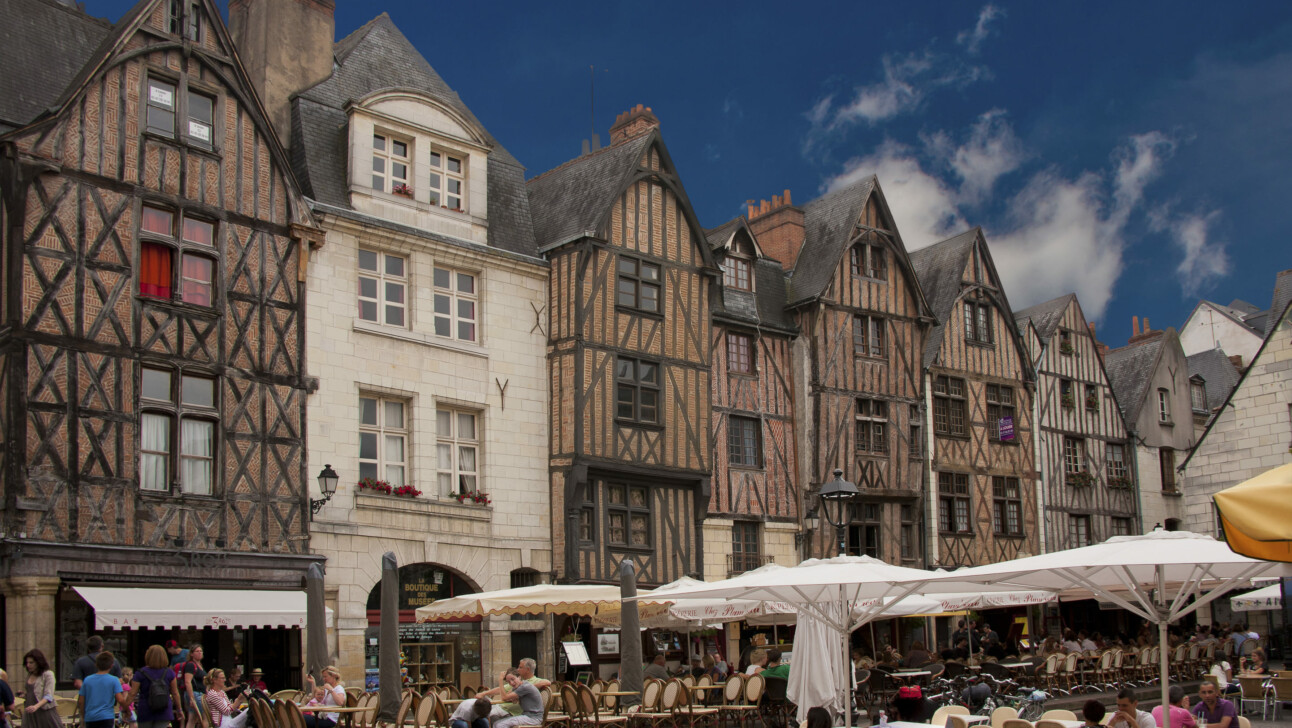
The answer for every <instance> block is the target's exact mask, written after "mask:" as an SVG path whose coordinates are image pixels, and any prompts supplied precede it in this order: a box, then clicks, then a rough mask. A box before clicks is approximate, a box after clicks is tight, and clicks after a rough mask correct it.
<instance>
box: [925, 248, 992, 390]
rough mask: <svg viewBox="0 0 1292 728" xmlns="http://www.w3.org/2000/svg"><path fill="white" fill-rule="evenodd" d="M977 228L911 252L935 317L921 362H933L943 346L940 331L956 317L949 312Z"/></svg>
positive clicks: (951, 309)
mask: <svg viewBox="0 0 1292 728" xmlns="http://www.w3.org/2000/svg"><path fill="white" fill-rule="evenodd" d="M979 230H980V228H972V229H970V230H967V231H965V232H963V233H960V234H959V235H956V236H955V237H952V238H948V239H946V240H943V241H942V242H940V243H934V244H933V245H930V246H929V247H927V248H921V249H919V250H917V251H915V252H914V253H911V265H913V266H915V275H916V277H917V278H919V279H920V286H921V287H922V288H923V289H924V295H925V297H926V298H928V301H929V306H930V307H931V308H932V309H933V315H934V316H935V317H937V320H938V323H937V325H935V326H934V327H933V330H932V331H930V332H929V338H928V339H927V340H926V341H925V343H924V366H928V365H930V364H932V363H933V360H934V359H936V358H937V355H938V351H939V350H940V349H941V348H942V332H943V330H944V328H945V327H946V325H947V324H948V322H954V321H955V319H954V318H952V316H951V314H952V313H953V310H954V308H955V305H956V299H957V298H959V297H960V282H961V279H962V278H963V276H964V270H965V266H967V265H968V264H969V256H970V255H971V254H972V252H973V245H974V241H975V240H976V239H977V238H978V233H979Z"/></svg>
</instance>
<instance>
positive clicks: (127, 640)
mask: <svg viewBox="0 0 1292 728" xmlns="http://www.w3.org/2000/svg"><path fill="white" fill-rule="evenodd" d="M3 9H4V14H5V17H6V18H9V19H11V20H14V21H15V22H14V24H13V25H10V26H9V32H7V33H6V38H5V43H3V44H0V75H3V76H4V77H5V78H6V82H5V83H6V86H5V88H6V91H5V93H4V94H0V96H3V102H2V103H3V111H0V113H2V114H3V117H4V118H3V125H4V126H3V134H2V136H0V193H2V194H3V205H4V206H3V213H2V214H0V220H2V221H3V224H2V225H0V235H2V241H3V250H4V255H3V259H2V260H3V262H2V263H0V271H2V272H0V279H2V280H3V287H4V297H3V309H2V315H3V328H0V393H2V395H0V424H2V427H3V437H4V443H5V447H4V449H3V455H2V457H3V461H2V463H0V509H2V510H0V528H2V529H3V533H4V535H5V540H4V542H3V545H0V584H2V585H3V589H4V595H5V596H4V629H3V630H0V634H2V635H3V637H2V638H3V639H4V640H5V645H4V651H5V655H6V664H7V665H8V666H9V669H10V670H13V669H14V668H15V667H19V668H20V666H21V662H22V661H21V655H22V654H23V653H24V652H25V651H26V650H28V649H31V648H33V647H35V648H40V649H41V650H43V651H44V652H45V654H46V655H48V656H50V658H51V663H52V664H53V665H54V670H55V672H56V673H57V674H58V675H59V677H60V679H65V678H67V677H68V676H69V675H70V672H71V665H72V661H73V660H75V659H76V658H77V657H79V656H80V655H81V654H83V653H84V639H85V637H86V635H87V633H88V632H90V631H91V630H94V631H98V632H100V633H102V634H104V636H105V637H107V638H108V645H109V648H110V649H111V650H112V651H113V652H115V653H118V654H119V655H120V661H121V662H122V664H127V663H130V664H139V662H140V661H141V660H142V657H143V652H144V650H145V649H146V648H147V647H148V645H151V644H155V643H159V642H161V641H162V640H164V639H171V638H175V637H180V638H192V639H194V640H198V639H200V640H203V641H205V642H206V647H207V654H208V657H210V658H216V659H217V660H218V661H219V662H220V663H221V664H225V663H232V662H233V661H234V659H235V655H236V654H238V653H240V651H241V650H248V649H252V648H253V646H254V647H255V648H257V651H258V652H259V654H263V655H265V656H266V660H267V661H268V660H271V659H272V658H271V657H270V656H271V655H274V654H277V655H280V656H281V660H280V661H278V662H277V664H274V663H273V662H270V663H269V664H266V665H265V668H266V669H270V670H276V671H279V670H281V671H286V670H288V669H289V668H292V667H296V666H298V665H299V662H298V660H299V657H298V656H299V654H300V650H299V630H296V631H293V630H288V629H247V628H251V627H263V626H266V622H265V621H259V619H260V618H257V617H253V616H251V615H249V614H246V613H243V612H242V611H241V609H242V608H243V607H246V608H249V609H250V610H252V611H254V610H256V609H258V608H260V607H263V606H265V605H264V603H263V602H264V600H272V599H273V598H274V597H273V595H272V591H273V590H300V589H301V587H302V583H303V577H304V574H305V570H306V568H307V566H308V564H309V563H310V562H311V561H313V560H314V557H312V556H310V555H309V553H308V538H309V527H308V518H309V511H308V509H309V493H308V491H307V488H306V483H307V482H308V481H307V475H306V472H305V465H304V463H305V458H304V438H305V424H306V418H305V398H306V389H307V381H306V376H305V370H304V342H305V317H304V304H305V289H304V285H303V279H302V277H301V271H302V270H303V269H304V265H305V256H306V254H307V245H306V241H309V240H315V239H317V238H318V237H319V236H320V234H319V231H317V230H316V229H315V228H314V227H313V222H312V216H311V213H310V211H309V209H308V208H307V207H306V205H305V204H304V202H303V199H302V197H301V195H300V193H299V191H298V190H297V188H296V185H295V182H294V181H293V177H292V174H291V171H290V167H289V164H288V158H287V154H286V153H285V152H284V150H283V149H282V148H281V146H280V145H279V142H278V140H277V138H276V137H275V135H274V133H273V130H272V128H271V127H270V125H269V123H268V122H267V119H266V117H265V114H264V112H263V110H262V107H261V104H260V102H259V101H258V100H257V98H256V95H255V93H254V90H253V88H252V85H251V84H250V82H249V79H248V78H247V77H246V76H245V74H244V73H243V71H242V67H241V65H240V64H239V62H238V60H237V57H236V54H235V53H234V48H233V45H232V43H231V42H230V38H229V35H228V33H227V31H226V29H225V27H224V25H223V23H222V22H221V19H220V12H219V10H218V8H217V7H216V5H215V3H213V2H209V1H208V0H194V1H193V2H183V3H179V2H163V1H162V0H144V1H143V2H140V3H139V4H138V5H136V6H135V7H134V8H133V9H132V10H131V11H130V12H129V13H128V14H126V16H125V17H123V18H121V19H120V20H119V21H118V22H117V23H116V24H115V25H110V24H109V23H107V22H105V21H100V20H95V19H92V18H89V17H87V16H85V15H84V13H83V12H82V11H81V10H79V9H77V8H76V7H75V6H74V5H72V4H66V3H55V2H45V1H44V0H6V2H5V3H4V4H3ZM19 18H20V19H21V23H18V22H17V19H19ZM19 28H21V31H19V30H18V29H19ZM211 586H218V587H220V588H222V589H238V588H241V589H245V590H247V591H244V592H242V593H241V597H240V598H234V599H233V602H232V605H233V606H232V608H230V609H229V611H222V612H221V613H213V610H215V609H216V608H215V607H213V606H211V604H212V602H213V601H216V600H211V599H203V598H200V597H198V596H192V593H191V592H183V594H188V595H189V596H187V597H182V596H179V594H178V593H176V592H174V591H171V590H173V589H175V588H176V587H182V588H184V589H191V588H194V587H211ZM147 587H153V588H160V589H154V590H151V591H137V590H139V589H143V588H147ZM224 594H225V595H226V596H227V595H228V594H229V593H228V592H225V593H224ZM298 596H300V604H301V607H302V610H303V603H304V599H303V595H298ZM176 598H180V599H183V600H184V601H183V604H182V606H177V605H176V604H174V603H173V602H174V600H175V599H176ZM120 601H124V603H126V604H128V605H130V606H129V608H128V609H126V610H125V611H124V612H122V611H121V610H119V609H110V608H109V607H110V606H111V603H112V602H120ZM289 601H290V600H289ZM222 603H225V604H228V603H229V602H228V601H227V600H224V601H222ZM170 608H179V609H184V610H187V611H188V613H189V616H187V617H185V618H184V619H183V620H180V623H178V624H177V623H176V622H175V621H174V620H176V619H178V618H175V617H166V618H161V617H157V619H165V620H166V621H164V622H162V623H160V624H158V623H157V622H156V619H154V616H153V615H154V614H155V612H156V610H159V609H161V610H167V609H170ZM298 616H300V617H303V614H301V615H298ZM296 623H298V624H299V622H296ZM277 625H278V623H277V622H272V623H270V624H269V625H268V626H277ZM125 626H129V627H130V628H131V629H130V630H129V631H122V629H121V628H122V627H125ZM201 626H228V627H235V628H238V629H236V630H235V629H231V630H221V631H220V632H219V633H218V634H211V633H203V632H202V631H200V629H196V628H200V627H201ZM173 627H180V628H182V629H183V630H185V631H183V632H181V633H176V632H173V631H172V629H171V628H173ZM157 628H161V629H164V631H155V630H156V629H157ZM190 629H193V630H196V631H188V630H190ZM293 654H295V655H296V656H297V657H294V658H293V657H290V656H291V655H293Z"/></svg>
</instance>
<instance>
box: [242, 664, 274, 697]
mask: <svg viewBox="0 0 1292 728" xmlns="http://www.w3.org/2000/svg"><path fill="white" fill-rule="evenodd" d="M247 685H248V686H249V687H250V688H251V689H252V690H263V691H265V692H268V691H269V686H268V685H266V684H265V671H264V670H261V669H260V668H258V667H257V668H256V669H254V670H252V671H251V679H250V680H248V681H247Z"/></svg>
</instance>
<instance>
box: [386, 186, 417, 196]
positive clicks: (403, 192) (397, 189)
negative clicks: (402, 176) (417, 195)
mask: <svg viewBox="0 0 1292 728" xmlns="http://www.w3.org/2000/svg"><path fill="white" fill-rule="evenodd" d="M391 192H393V193H395V194H397V195H399V196H400V197H412V196H413V188H412V187H409V186H408V185H405V184H399V185H395V186H394V188H393V189H391Z"/></svg>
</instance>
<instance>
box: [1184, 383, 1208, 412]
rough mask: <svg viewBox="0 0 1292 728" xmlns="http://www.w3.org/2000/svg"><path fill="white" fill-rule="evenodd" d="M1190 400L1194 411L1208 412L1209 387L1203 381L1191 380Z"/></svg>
mask: <svg viewBox="0 0 1292 728" xmlns="http://www.w3.org/2000/svg"><path fill="white" fill-rule="evenodd" d="M1189 400H1190V403H1191V404H1192V405H1193V411H1194V412H1201V413H1206V412H1207V411H1208V410H1207V387H1206V385H1205V384H1203V383H1202V382H1189Z"/></svg>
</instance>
